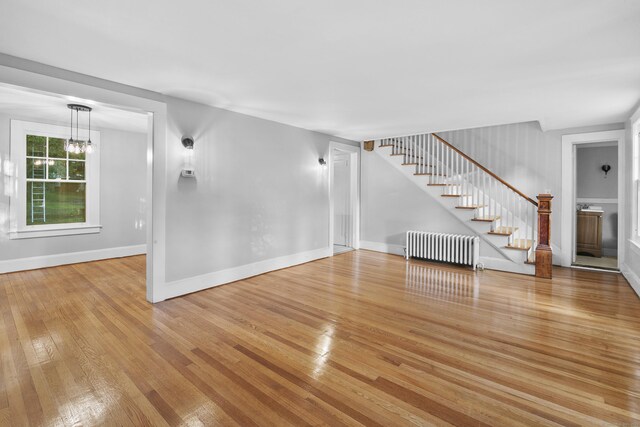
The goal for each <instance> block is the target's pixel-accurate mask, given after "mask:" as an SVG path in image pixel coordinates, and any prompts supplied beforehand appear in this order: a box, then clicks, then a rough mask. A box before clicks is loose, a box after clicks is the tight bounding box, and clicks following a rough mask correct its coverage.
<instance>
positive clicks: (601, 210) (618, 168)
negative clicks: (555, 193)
mask: <svg viewBox="0 0 640 427" xmlns="http://www.w3.org/2000/svg"><path fill="white" fill-rule="evenodd" d="M623 141H624V131H622V130H621V131H605V132H593V133H585V134H575V135H565V136H563V137H562V143H563V147H562V150H563V156H562V162H563V188H562V198H563V200H562V246H563V247H562V252H563V256H564V257H566V258H568V259H565V260H564V262H563V265H567V266H571V267H577V268H595V269H600V270H610V271H619V265H620V264H621V263H622V262H623V257H624V252H623V251H624V244H623V241H624V239H623V236H624V232H623V227H624V194H625V193H624V153H623V151H624V144H623V143H622V142H623Z"/></svg>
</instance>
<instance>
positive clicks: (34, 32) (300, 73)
mask: <svg viewBox="0 0 640 427" xmlns="http://www.w3.org/2000/svg"><path fill="white" fill-rule="evenodd" d="M639 23H640V1H638V0H562V1H558V0H526V1H525V0H483V1H477V0H447V1H444V0H437V1H436V0H403V1H397V0H396V1H391V0H323V1H300V0H279V1H259V0H254V1H246V0H234V1H230V0H229V1H221V0H218V1H210V0H182V1H171V0H135V1H132V0H109V1H102V2H97V1H81V0H67V1H64V2H61V1H51V0H30V1H24V0H2V13H1V14H0V52H4V53H6V54H10V55H15V56H18V57H22V58H26V59H30V60H34V61H38V62H42V63H45V64H49V65H53V66H57V67H61V68H65V69H70V70H73V71H77V72H81V73H85V74H89V75H93V76H97V77H101V78H105V79H109V80H113V81H116V82H120V83H125V84H128V85H132V86H137V87H141V88H145V89H149V90H153V91H157V92H161V93H164V94H168V95H173V96H177V97H182V98H186V99H191V100H195V101H199V102H202V103H206V104H210V105H215V106H220V107H224V108H228V109H231V110H235V111H240V112H243V113H247V114H251V115H254V116H259V117H264V118H267V119H272V120H276V121H279V122H283V123H288V124H292V125H296V126H301V127H304V128H308V129H314V130H319V131H324V132H328V133H331V134H334V135H339V136H344V137H348V138H354V139H366V138H371V137H381V136H390V135H398V134H408V133H414V132H421V131H436V130H447V129H459V128H468V127H475V126H482V125H490V124H502V123H513V122H521V121H531V120H539V121H540V122H541V123H542V125H543V126H544V127H545V128H547V129H556V128H564V127H572V126H580V125H591V124H599V123H611V122H620V121H623V120H625V119H626V118H628V116H629V115H630V112H631V110H632V108H633V107H634V105H635V104H636V103H637V102H638V100H640V25H639Z"/></svg>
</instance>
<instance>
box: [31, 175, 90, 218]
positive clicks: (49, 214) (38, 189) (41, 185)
mask: <svg viewBox="0 0 640 427" xmlns="http://www.w3.org/2000/svg"><path fill="white" fill-rule="evenodd" d="M85 206H86V187H85V184H84V183H69V182H27V225H38V224H65V223H74V222H85V221H86V219H85V218H86V217H85V215H86V213H85V211H86V208H85Z"/></svg>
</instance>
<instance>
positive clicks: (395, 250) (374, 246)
mask: <svg viewBox="0 0 640 427" xmlns="http://www.w3.org/2000/svg"><path fill="white" fill-rule="evenodd" d="M360 249H367V250H369V251H375V252H383V253H386V254H393V255H400V256H404V245H396V244H393V243H379V242H369V241H367V240H360Z"/></svg>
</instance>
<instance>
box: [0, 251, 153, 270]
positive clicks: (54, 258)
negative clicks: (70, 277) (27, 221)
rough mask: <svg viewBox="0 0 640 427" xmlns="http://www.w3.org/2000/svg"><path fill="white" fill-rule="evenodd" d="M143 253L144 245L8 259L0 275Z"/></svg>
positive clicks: (2, 262) (2, 264)
mask: <svg viewBox="0 0 640 427" xmlns="http://www.w3.org/2000/svg"><path fill="white" fill-rule="evenodd" d="M145 253H147V245H146V244H145V245H133V246H121V247H117V248H106V249H96V250H92V251H82V252H68V253H64V254H55V255H43V256H36V257H29V258H18V259H9V260H4V261H0V274H1V273H11V272H14V271H24V270H35V269H37V268H46V267H55V266H58V265H67V264H77V263H79V262H88V261H98V260H101V259H109V258H121V257H125V256H132V255H141V254H145Z"/></svg>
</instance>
